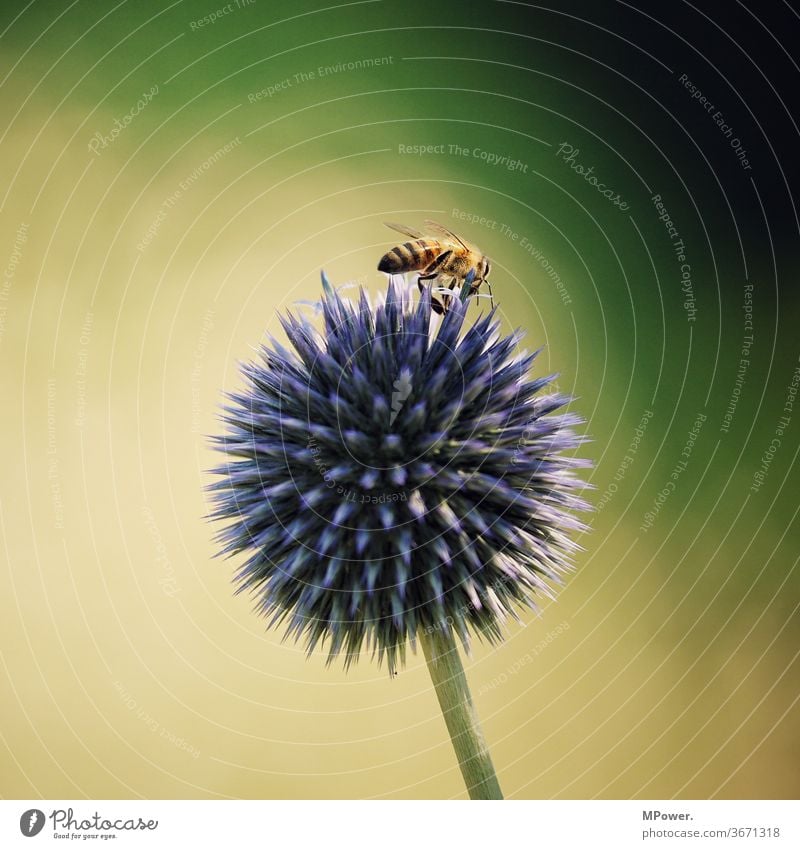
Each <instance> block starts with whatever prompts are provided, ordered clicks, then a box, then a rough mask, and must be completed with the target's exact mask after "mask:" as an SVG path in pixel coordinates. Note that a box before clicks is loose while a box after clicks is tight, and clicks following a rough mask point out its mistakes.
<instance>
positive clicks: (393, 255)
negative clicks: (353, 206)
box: [378, 221, 494, 315]
mask: <svg viewBox="0 0 800 849" xmlns="http://www.w3.org/2000/svg"><path fill="white" fill-rule="evenodd" d="M385 223H386V226H387V227H391V228H392V230H397V232H398V233H402V234H403V235H404V236H409V237H410V238H411V241H410V242H405V243H403V244H402V245H397V247H395V248H392V249H391V250H390V251H389V252H388V253H385V254H384V255H383V256H382V257H381V261H380V262H379V263H378V271H385V272H387V273H388V274H403V273H404V272H406V271H419V272H421V273H420V275H419V277H418V278H417V285H418V286H419V290H420V292H424V291H425V289H424V286H423V285H422V281H423V280H435V279H437V278H439V279H441V280H442V282H445V281H446V280H447V279H448V278H449V281H450V282H449V286H448V287H447V289H449V290H450V291H452V290H453V289H454V288H455V285H456V283H458V282H459V281H460V282H461V283H462V284H463V283H464V282H465V279H466V277H467V275H468V274H469V273H470V272H472V273H473V278H472V282H471V286H470V292H469V294H470V295H474V294H477V292H478V289H480V287H481V284H482V283H485V284H486V286H487V287H488V289H489V298H490V299H491V302H492V307H494V297H493V296H492V287H491V285H490V283H489V281H488V280H487V277H488V276H489V271H490V269H491V265H490V263H489V260H488V258H487V257H485V256H484V255H483V253H482V251H481V250H480V249H479V248H476V247H475V245H471V244H470V243H469V242H466V241H465V240H464V239H462V238H461V237H460V236H456V234H455V233H453V232H452V231H451V230H448V229H447V227H442V225H441V224H437V223H436V222H435V221H426V222H425V227H426V233H427V234H426V233H422V232H420V231H419V230H415V229H414V228H412V227H406V226H404V225H402V224H393V223H392V222H390V221H386V222H385ZM447 289H445V288H444V287H443V286H442V287H441V288H437V289H436V290H432V292H431V308H432V309H433V310H434V312H437V313H439V314H440V315H444V314H445V313H446V312H447V309H448V304H449V302H450V298H451V297H452V296H451V295H450V294H448V291H447ZM433 291H436V292H437V293H438V294H439V295H440V296H441V300H439V298H435V297H433Z"/></svg>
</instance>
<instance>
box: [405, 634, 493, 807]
mask: <svg viewBox="0 0 800 849" xmlns="http://www.w3.org/2000/svg"><path fill="white" fill-rule="evenodd" d="M417 637H418V638H419V642H420V645H421V646H422V651H423V653H424V655H425V660H426V661H427V662H428V671H429V672H430V674H431V679H432V681H433V686H434V689H435V690H436V696H437V697H438V699H439V706H440V707H441V709H442V713H443V714H444V721H445V723H446V724H447V730H448V731H449V732H450V739H451V740H452V741H453V748H454V749H455V751H456V757H457V758H458V765H459V767H461V774H462V775H463V776H464V782H465V784H466V785H467V791H468V792H469V797H470V799H502V798H503V793H502V791H501V790H500V784H499V783H498V781H497V775H496V774H495V771H494V766H493V765H492V758H491V755H490V754H489V749H488V747H487V745H486V740H485V739H484V737H483V732H482V731H481V726H480V723H479V722H478V714H477V712H476V710H475V705H473V703H472V696H471V694H470V691H469V685H468V684H467V677H466V675H464V667H463V666H462V664H461V658H460V657H459V656H458V649H457V648H456V644H455V640H454V639H453V635H452V633H450V632H449V631H448V632H446V633H445V632H444V631H443V630H441V629H438V628H437V629H433V630H430V631H428V630H425V629H420V630H419V631H418V632H417Z"/></svg>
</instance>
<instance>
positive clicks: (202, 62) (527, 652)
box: [0, 0, 800, 799]
mask: <svg viewBox="0 0 800 849" xmlns="http://www.w3.org/2000/svg"><path fill="white" fill-rule="evenodd" d="M718 8H719V4H700V5H699V6H695V7H689V6H688V5H685V4H674V8H673V7H672V6H670V7H668V8H667V7H661V6H650V5H649V4H644V5H643V6H642V7H641V9H640V8H637V6H636V5H635V4H634V5H628V4H624V3H612V2H609V0H605V2H601V3H591V4H590V3H572V2H565V3H559V4H557V9H555V10H548V9H544V8H541V7H534V6H526V5H524V4H520V3H513V2H480V3H469V4H464V3H449V2H447V3H441V4H436V5H433V4H431V3H421V2H406V3H398V2H383V0H366V2H355V3H347V4H342V5H339V6H329V7H327V8H323V7H321V6H314V5H313V4H308V3H303V2H301V3H288V2H280V3H275V2H271V3H267V2H265V0H254V2H250V3H245V2H243V0H242V2H240V3H237V2H232V3H230V4H228V6H224V5H223V6H220V5H217V6H214V5H213V4H208V3H188V2H178V3H173V4H171V5H167V6H163V5H162V4H160V3H156V2H137V3H130V2H128V3H125V2H123V3H118V4H113V3H105V2H100V3H88V2H76V3H72V4H67V3H53V2H51V3H48V2H44V3H36V4H32V5H30V6H27V7H25V8H24V9H23V8H22V7H20V9H21V11H20V10H17V9H10V8H6V9H4V10H3V11H2V13H0V16H1V18H2V19H1V20H0V32H2V38H0V50H1V53H2V66H1V68H0V70H1V71H2V80H3V81H2V86H0V105H1V106H2V122H0V123H1V124H2V135H1V136H0V145H2V152H3V162H4V168H3V172H2V180H0V222H1V223H2V239H1V240H0V263H2V265H3V268H4V276H3V279H2V281H0V374H2V381H1V382H0V392H2V402H3V410H4V414H3V448H4V454H5V461H4V464H3V477H2V490H0V536H2V539H3V547H2V559H3V568H2V569H0V634H2V638H1V642H0V650H1V651H2V664H3V667H2V670H1V671H0V704H2V727H1V728H0V733H1V734H2V745H1V746H0V794H1V795H2V796H4V797H18V798H19V797H25V798H27V797H38V796H41V797H51V798H80V797H89V798H92V797H94V798H116V797H162V798H173V797H188V798H194V797H208V798H225V797H246V798H354V797H388V798H420V797H422V798H428V797H432V798H442V797H444V798H449V797H460V796H463V795H464V790H463V784H462V782H461V778H460V775H459V773H458V769H457V766H456V762H455V758H454V755H453V753H452V750H451V746H450V742H449V740H448V738H447V736H446V732H445V727H444V723H443V720H442V717H441V714H440V712H439V708H438V705H437V703H436V699H435V697H434V695H433V692H432V689H431V686H430V681H429V678H428V674H427V671H426V670H425V668H424V665H423V663H422V660H421V657H420V656H413V655H412V656H411V659H410V662H409V664H408V666H407V668H406V669H405V670H404V671H402V672H401V673H400V674H399V675H398V676H397V677H396V678H394V679H392V680H390V679H389V678H388V677H387V675H386V673H385V670H384V669H378V668H377V667H376V666H375V665H374V664H371V663H370V661H369V659H368V658H364V659H363V660H362V661H361V662H360V663H359V664H358V665H357V666H356V667H355V668H354V669H352V670H351V671H350V672H349V673H347V674H345V673H344V672H343V671H342V669H341V668H340V667H338V666H334V667H332V668H326V667H325V665H324V660H323V658H322V657H313V658H311V659H310V660H306V659H305V657H304V654H303V652H302V650H301V649H299V648H298V647H296V646H294V645H292V644H288V643H286V644H284V643H282V642H281V634H280V633H279V632H266V631H265V628H264V624H263V622H262V621H261V620H259V619H258V618H257V617H256V616H254V615H253V613H252V612H251V602H250V601H249V600H248V599H247V598H246V597H242V596H238V597H234V596H233V592H232V585H231V581H230V579H231V576H232V572H233V566H232V564H229V563H225V562H220V561H218V560H213V559H212V555H213V554H214V552H215V547H214V545H213V544H212V542H211V533H212V531H211V529H210V528H209V526H208V524H207V523H206V522H205V521H204V520H203V516H204V514H205V513H206V510H207V504H206V501H205V496H204V491H203V487H204V485H205V484H206V483H207V482H208V476H207V474H206V472H205V470H206V469H208V468H209V467H210V466H211V465H213V463H214V458H213V457H212V456H211V452H210V451H209V449H208V447H207V444H206V440H205V436H204V435H205V434H208V433H212V432H215V431H216V430H217V429H218V424H217V422H216V418H215V410H216V407H217V404H218V402H219V400H220V392H221V391H222V390H223V389H231V388H233V387H234V386H236V385H238V380H239V378H238V375H237V362H238V361H240V360H243V359H247V358H249V357H251V356H252V353H253V348H254V346H256V345H257V344H258V343H259V341H260V340H262V339H263V337H264V333H265V332H272V333H277V332H279V326H278V324H277V320H276V312H277V311H278V310H280V309H284V308H286V307H288V306H290V305H291V304H292V303H293V302H295V301H297V300H301V299H313V298H316V297H317V295H318V292H319V271H320V269H321V268H325V269H326V271H327V272H328V274H329V275H330V276H331V278H332V279H333V280H334V281H336V282H340V283H344V282H348V281H356V282H358V283H360V284H362V285H364V286H366V287H367V288H368V289H369V290H370V291H372V292H375V291H377V290H379V289H380V288H381V287H382V286H383V285H384V279H383V275H381V274H379V273H378V272H377V271H376V270H375V267H376V264H377V260H378V258H379V257H380V256H381V254H383V253H384V252H385V251H386V250H387V249H388V248H389V247H391V246H392V245H393V244H394V243H395V242H396V241H397V240H396V238H395V236H394V234H392V233H391V231H389V230H386V229H385V228H384V227H383V226H382V222H383V221H384V220H399V221H401V222H407V223H409V224H411V225H415V226H418V225H419V224H420V223H421V222H422V221H423V220H424V219H425V218H434V219H437V220H439V221H441V222H442V223H444V224H445V225H447V226H451V227H452V228H453V229H455V230H456V231H457V232H461V233H463V234H464V235H465V236H467V237H468V238H470V239H472V240H473V241H474V242H476V243H477V244H479V245H480V246H481V248H482V249H483V250H484V251H485V252H486V253H487V254H488V255H489V256H490V257H491V258H492V260H493V269H494V271H493V275H492V282H493V286H494V292H495V296H496V298H497V300H498V302H499V304H500V311H501V313H502V317H503V321H504V324H505V326H506V328H507V329H509V330H510V329H512V328H513V327H517V326H521V327H523V328H525V330H526V331H527V344H528V345H529V346H531V347H538V346H539V345H541V344H545V345H546V348H545V351H544V353H543V355H542V357H541V358H540V360H539V363H540V365H539V368H540V369H541V370H547V371H557V372H558V373H559V375H560V377H559V385H560V387H561V389H563V390H565V391H570V392H572V393H573V394H574V395H575V396H577V399H578V400H576V401H575V402H574V404H573V408H574V409H575V410H578V411H580V412H581V413H582V414H583V415H584V416H585V417H586V419H587V425H586V432H587V434H588V435H589V436H590V437H591V439H592V442H591V444H590V445H588V446H587V447H586V448H585V449H584V451H583V453H585V454H588V455H589V456H591V458H592V459H593V461H594V462H595V464H596V465H595V468H594V469H593V471H592V472H591V482H592V483H593V485H594V486H595V487H596V489H595V491H594V492H593V493H592V494H591V498H592V500H593V501H594V503H595V504H596V505H597V507H598V510H597V512H596V513H595V514H594V515H593V516H592V518H591V524H592V529H591V533H589V534H587V535H586V536H585V537H584V538H583V539H582V540H581V542H582V544H583V546H584V548H585V551H584V552H583V553H582V554H581V555H580V556H579V557H578V559H577V564H576V565H577V570H576V572H575V574H574V575H573V576H572V578H571V579H570V580H569V581H568V583H567V585H566V586H565V588H564V589H563V590H562V591H561V592H560V593H559V594H558V597H557V600H556V601H555V602H549V603H545V604H543V606H542V609H541V611H540V613H539V615H526V616H525V617H524V627H519V626H516V625H513V626H511V627H510V629H509V634H508V639H507V641H506V642H505V643H504V644H503V645H502V646H501V647H499V648H496V649H492V648H489V647H486V646H483V645H481V644H477V645H476V646H475V649H474V652H473V655H472V656H471V657H470V658H468V659H467V672H468V677H469V679H470V682H471V684H472V687H473V691H474V693H475V699H476V702H477V707H478V711H479V713H480V715H481V717H482V720H483V723H484V727H485V731H486V735H487V738H488V740H489V743H490V745H491V747H492V751H493V755H494V760H495V764H496V766H497V769H498V773H499V777H500V781H501V783H502V785H503V788H504V790H505V792H506V795H507V796H509V797H512V798H551V797H555V798H593V797H599V798H628V797H638V798H647V799H652V798H672V797H677V798H706V797H723V798H741V797H756V798H761V797H764V798H770V797H773V798H796V797H797V795H798V793H800V769H799V768H798V762H799V761H798V756H799V755H800V751H799V749H800V744H798V736H797V726H798V707H797V700H798V672H799V671H800V667H799V665H798V660H797V657H798V630H799V629H798V615H797V608H798V586H799V584H800V582H799V581H798V570H797V559H798V551H797V540H798V522H797V511H798V497H797V492H798V485H800V475H798V467H797V454H798V449H799V448H800V439H799V438H798V433H800V402H797V403H794V402H795V395H793V394H792V393H793V388H794V389H795V390H796V387H797V382H798V380H800V370H799V369H800V361H799V360H798V355H799V354H800V342H798V334H797V330H796V327H797V321H798V317H799V316H798V294H797V275H798V267H799V265H800V262H799V261H798V259H799V258H798V244H800V241H799V240H798V234H800V228H799V227H798V214H797V209H796V206H795V202H794V200H793V195H794V194H796V188H797V181H796V178H797V163H796V157H797V154H796V150H797V126H796V122H795V118H794V117H793V116H794V115H797V114H798V108H797V107H798V103H797V100H798V97H797V94H796V93H795V92H796V90H797V88H798V87H797V85H796V83H797V74H798V69H797V65H796V64H795V62H794V59H793V58H792V55H791V51H792V49H793V47H794V46H795V45H796V43H797V35H798V29H800V28H799V27H798V19H797V17H796V16H795V15H794V13H792V12H791V10H790V9H789V7H783V6H780V5H779V4H775V6H774V7H771V8H769V9H767V10H759V9H758V7H757V5H756V4H754V3H750V4H749V6H747V5H741V4H740V5H738V6H737V7H736V8H735V9H731V10H727V11H726V12H725V15H724V17H722V16H721V14H720V12H719V11H714V10H715V9H718ZM656 9H657V11H656ZM756 15H758V17H756ZM689 86H693V88H690V87H689ZM698 92H699V94H698ZM709 106H710V108H709ZM734 140H736V144H733V141H734ZM420 146H432V150H431V151H430V152H427V153H419V152H414V151H413V149H414V148H415V147H417V148H419V147H420ZM742 151H744V153H743V152H742ZM504 157H505V158H506V159H505V160H504V159H503V158H504ZM498 160H500V162H499V164H492V163H497V162H498ZM578 166H579V167H578ZM589 169H592V170H589ZM595 177H596V180H594V179H593V178H595ZM598 183H599V184H600V185H597V184H598ZM603 187H605V188H606V189H607V190H608V191H607V194H608V195H610V196H611V197H610V198H609V197H607V196H606V195H604V194H602V188H603ZM654 196H659V197H660V200H658V199H657V201H654V200H653V197H654ZM658 203H660V204H662V206H661V207H659V206H658ZM659 216H664V219H663V220H660V218H659ZM481 218H483V219H484V221H483V222H481V221H480V219H481ZM666 219H669V222H670V223H667V220H666ZM679 243H682V245H683V248H682V249H680V250H676V248H680V244H679ZM681 251H682V252H683V255H684V258H683V259H679V257H678V254H679V253H681ZM474 310H475V314H477V311H478V308H477V307H475V308H474ZM750 318H752V321H751V322H750V323H748V321H749V319H750ZM743 347H744V348H745V349H746V351H747V353H746V354H743V353H742V349H743ZM742 360H745V361H746V362H745V364H744V365H742ZM793 381H794V383H793ZM782 417H783V418H782ZM776 440H777V441H776ZM765 455H766V456H765ZM758 474H760V475H761V477H758V476H757V475H758Z"/></svg>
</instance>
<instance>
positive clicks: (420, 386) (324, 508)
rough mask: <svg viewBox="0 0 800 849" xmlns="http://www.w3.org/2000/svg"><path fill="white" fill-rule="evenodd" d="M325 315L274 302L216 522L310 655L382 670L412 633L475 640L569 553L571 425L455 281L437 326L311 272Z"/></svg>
mask: <svg viewBox="0 0 800 849" xmlns="http://www.w3.org/2000/svg"><path fill="white" fill-rule="evenodd" d="M323 288H324V295H323V299H322V302H321V305H322V321H323V327H322V330H321V331H319V330H317V329H316V328H315V326H314V324H313V322H312V321H311V320H310V319H308V318H306V317H305V316H303V315H301V314H298V315H293V314H291V313H287V315H286V316H285V317H281V324H282V326H283V329H284V330H285V332H286V335H287V337H288V339H289V342H290V343H291V346H292V348H293V350H289V349H287V348H285V347H284V346H283V345H281V344H280V343H279V342H278V341H276V340H275V339H270V340H269V344H267V345H264V346H262V348H261V351H260V359H259V360H258V361H257V362H251V363H247V364H244V365H243V366H242V372H243V374H244V377H245V378H246V381H247V384H248V385H247V387H246V389H245V390H243V391H241V392H235V393H232V394H230V395H229V396H228V403H227V404H226V405H225V407H224V415H223V420H224V422H225V424H226V433H225V434H224V435H223V436H220V437H217V438H216V439H215V444H216V446H217V447H218V448H219V449H220V450H221V451H223V452H224V453H225V455H226V460H225V463H224V464H223V465H221V466H219V467H218V468H216V469H215V470H214V471H215V473H217V474H219V475H220V476H221V477H220V478H219V479H218V480H217V481H215V482H214V483H213V484H212V485H211V489H212V490H213V496H212V497H213V501H214V505H215V510H214V512H213V513H212V518H214V519H220V520H227V522H228V524H227V525H226V526H225V527H224V528H223V530H221V531H220V533H219V540H220V542H221V543H222V545H223V548H222V552H223V553H224V554H239V553H246V554H247V555H248V557H247V559H246V561H245V562H244V564H243V565H242V567H241V569H240V570H239V572H238V575H237V580H238V584H239V589H240V591H241V590H249V591H252V592H253V593H254V595H255V597H256V599H257V607H258V610H259V612H261V613H262V614H264V615H265V616H267V617H268V618H269V620H270V624H277V623H281V622H284V623H286V624H287V626H288V627H287V635H291V636H293V637H295V638H304V641H305V645H306V647H307V650H308V652H309V653H310V652H311V651H313V649H314V648H315V647H317V646H318V645H320V646H322V645H326V646H327V651H328V659H329V661H330V660H332V659H333V658H334V657H335V656H337V655H339V654H343V655H344V658H345V664H346V665H347V664H349V663H350V662H351V661H353V660H354V659H355V658H356V657H357V656H358V655H359V653H360V651H361V650H362V649H363V648H367V649H371V650H372V652H373V653H377V655H378V660H379V662H380V660H382V659H383V658H384V657H385V658H386V660H387V664H388V666H389V669H390V670H391V671H393V670H394V669H395V667H396V666H397V663H398V661H403V660H404V659H405V648H406V644H407V642H408V641H409V640H411V641H412V642H413V641H414V639H415V635H416V634H417V632H418V631H419V629H435V628H442V629H445V630H446V631H447V632H448V633H454V634H457V635H458V636H459V637H460V639H461V640H462V642H463V643H464V645H465V646H467V645H468V640H469V632H470V631H474V632H475V633H477V634H478V635H482V636H485V637H486V638H488V639H489V640H490V641H496V640H498V639H500V638H501V635H502V634H501V624H502V622H503V620H504V619H505V617H506V616H507V615H509V614H511V615H512V616H516V612H515V610H516V607H517V606H518V605H520V604H527V605H533V604H534V602H535V599H536V597H537V596H538V595H539V594H542V593H543V594H547V593H549V586H550V584H552V583H553V582H556V583H557V582H558V581H559V578H560V576H561V574H562V573H563V572H564V571H565V569H567V568H568V567H569V559H570V554H571V553H572V552H573V550H574V549H575V548H577V546H576V544H575V543H574V542H573V541H572V539H571V538H570V533H571V532H575V531H579V530H581V529H582V528H583V526H582V525H581V523H580V522H579V521H578V520H577V519H575V518H574V516H573V515H572V512H571V511H573V510H575V509H585V507H586V504H585V503H584V502H583V501H582V500H581V499H580V498H579V497H578V496H577V495H576V494H575V493H576V490H577V489H579V488H581V487H583V486H584V484H582V483H581V482H580V480H579V479H578V478H577V477H576V476H575V474H574V471H575V469H576V468H578V467H581V466H586V465H588V463H586V462H585V461H581V460H577V459H575V458H573V457H571V456H569V455H568V453H565V452H571V451H572V450H573V449H575V448H576V447H577V446H578V445H579V444H580V443H581V442H582V438H581V437H579V436H577V435H576V434H575V433H574V432H573V431H572V430H571V427H572V426H573V425H575V424H578V423H579V422H580V421H581V420H580V419H579V418H578V417H577V416H575V415H574V414H571V413H565V412H563V411H562V412H558V413H557V411H559V410H560V409H561V408H562V407H564V406H565V405H566V404H567V403H568V402H569V401H570V400H571V399H570V398H568V397H565V396H563V395H559V394H554V393H548V392H547V391H546V389H547V387H548V384H549V383H551V381H552V377H539V378H534V377H532V376H531V374H530V369H531V365H532V363H533V361H534V359H535V357H536V354H537V353H538V352H536V353H532V354H528V353H526V352H520V351H519V350H518V344H519V339H520V334H519V333H516V334H514V335H511V336H505V337H504V336H500V335H499V333H498V326H499V322H497V321H496V320H495V316H494V311H492V312H491V313H489V314H488V315H487V316H485V317H481V318H479V319H478V320H477V321H476V322H475V323H474V324H473V325H472V326H470V327H467V326H465V317H466V313H467V305H468V304H467V301H466V299H465V295H466V292H467V290H468V286H465V289H464V292H463V294H462V299H459V298H458V297H452V298H451V299H450V303H449V310H448V312H447V313H446V315H445V316H444V318H443V319H442V322H441V325H440V327H439V329H438V332H435V333H434V332H433V331H432V329H431V298H430V293H429V290H426V292H425V293H423V295H422V296H421V298H420V300H419V302H418V303H417V304H416V305H415V304H413V303H412V300H411V296H410V294H409V292H408V290H406V289H405V288H404V287H402V286H398V285H396V284H394V283H391V282H390V284H389V288H388V291H387V293H386V295H385V297H383V298H380V299H378V302H377V304H375V305H373V304H371V303H370V300H369V299H368V297H367V296H366V294H365V293H364V292H363V290H362V291H361V295H360V298H359V300H358V302H357V303H356V302H351V301H349V300H347V299H346V298H344V297H342V296H341V295H340V294H339V293H337V292H335V291H334V290H333V289H332V288H331V286H330V285H329V284H328V282H327V280H326V279H325V277H324V275H323Z"/></svg>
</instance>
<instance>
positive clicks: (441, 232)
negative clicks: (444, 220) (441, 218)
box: [425, 219, 481, 254]
mask: <svg viewBox="0 0 800 849" xmlns="http://www.w3.org/2000/svg"><path fill="white" fill-rule="evenodd" d="M425 226H426V227H427V228H428V232H429V233H436V234H437V235H438V236H439V237H440V238H443V239H445V240H447V241H448V242H450V244H451V245H461V247H462V248H464V249H465V250H468V251H475V252H476V253H478V254H480V253H481V251H480V250H479V249H478V248H476V247H475V245H471V244H470V243H469V242H467V241H465V240H464V239H462V238H461V236H456V234H455V233H454V232H453V231H452V230H448V229H447V227H444V226H442V225H441V224H437V223H436V221H431V220H429V219H428V220H426V221H425Z"/></svg>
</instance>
